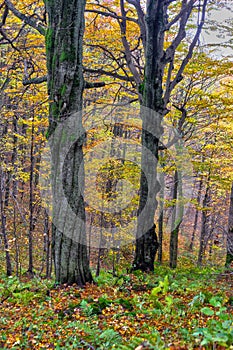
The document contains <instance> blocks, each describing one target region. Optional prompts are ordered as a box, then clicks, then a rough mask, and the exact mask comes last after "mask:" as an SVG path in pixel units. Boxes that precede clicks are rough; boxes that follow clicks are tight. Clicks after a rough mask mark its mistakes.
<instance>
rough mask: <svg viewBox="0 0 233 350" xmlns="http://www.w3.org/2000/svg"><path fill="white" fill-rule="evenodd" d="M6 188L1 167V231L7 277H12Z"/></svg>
mask: <svg viewBox="0 0 233 350" xmlns="http://www.w3.org/2000/svg"><path fill="white" fill-rule="evenodd" d="M4 186H5V181H4V173H3V170H2V168H1V167H0V207H1V231H2V236H3V242H4V249H5V256H6V274H7V276H11V275H12V265H11V257H10V252H9V243H8V237H7V231H6V215H5V210H4V199H3V193H4Z"/></svg>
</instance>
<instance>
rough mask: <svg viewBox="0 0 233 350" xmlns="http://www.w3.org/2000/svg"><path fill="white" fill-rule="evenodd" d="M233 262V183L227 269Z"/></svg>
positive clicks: (232, 187)
mask: <svg viewBox="0 0 233 350" xmlns="http://www.w3.org/2000/svg"><path fill="white" fill-rule="evenodd" d="M232 261H233V183H232V186H231V195H230V208H229V217H228V234H227V255H226V267H228V266H230V264H231V263H232Z"/></svg>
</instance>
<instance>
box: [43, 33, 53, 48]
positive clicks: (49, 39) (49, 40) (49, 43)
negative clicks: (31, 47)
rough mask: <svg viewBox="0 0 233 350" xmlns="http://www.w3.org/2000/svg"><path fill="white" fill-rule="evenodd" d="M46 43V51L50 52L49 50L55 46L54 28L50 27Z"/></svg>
mask: <svg viewBox="0 0 233 350" xmlns="http://www.w3.org/2000/svg"><path fill="white" fill-rule="evenodd" d="M45 44H46V52H47V53H49V51H50V50H51V49H52V47H53V29H52V28H48V29H47V31H46V35H45Z"/></svg>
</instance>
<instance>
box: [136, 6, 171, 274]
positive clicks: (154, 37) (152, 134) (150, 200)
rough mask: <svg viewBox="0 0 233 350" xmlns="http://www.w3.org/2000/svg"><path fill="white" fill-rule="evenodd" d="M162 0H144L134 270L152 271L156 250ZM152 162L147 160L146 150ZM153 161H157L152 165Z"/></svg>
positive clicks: (162, 68)
mask: <svg viewBox="0 0 233 350" xmlns="http://www.w3.org/2000/svg"><path fill="white" fill-rule="evenodd" d="M166 6H167V5H165V1H156V0H151V1H148V3H147V13H146V18H145V21H146V30H147V42H146V52H145V60H146V66H145V77H144V84H143V87H142V88H143V102H142V105H143V106H144V107H146V108H145V109H143V108H142V113H141V116H142V156H141V157H142V158H141V168H142V169H143V171H142V172H141V179H140V202H139V210H138V222H137V233H136V252H135V258H134V262H133V269H135V270H136V269H140V270H143V271H153V270H154V260H155V255H156V252H157V249H158V242H157V236H156V232H155V225H154V216H155V211H156V209H157V205H158V203H157V200H156V195H157V193H158V192H159V189H160V186H159V182H158V179H157V161H158V146H159V138H160V135H161V134H162V128H161V122H162V116H163V113H164V102H163V89H162V82H163V73H164V72H163V70H164V64H163V63H162V58H163V43H164V31H165V24H166V23H165V20H166ZM148 150H149V151H150V152H151V154H152V155H153V157H154V159H155V162H153V161H150V160H149V159H148V153H147V151H148ZM155 163H156V164H155Z"/></svg>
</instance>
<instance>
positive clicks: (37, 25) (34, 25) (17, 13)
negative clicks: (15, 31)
mask: <svg viewBox="0 0 233 350" xmlns="http://www.w3.org/2000/svg"><path fill="white" fill-rule="evenodd" d="M5 4H6V5H7V7H8V8H9V10H10V11H11V12H13V14H14V15H15V16H16V17H18V18H19V19H21V21H23V22H25V23H26V24H28V25H29V26H31V27H32V28H34V29H36V30H37V31H38V32H39V33H40V34H41V35H45V28H44V27H43V26H42V25H41V24H40V23H39V21H36V20H35V19H34V18H31V17H28V16H25V15H24V14H23V13H21V12H20V11H18V10H17V9H16V8H15V7H14V5H13V4H12V2H11V1H10V0H5Z"/></svg>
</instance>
